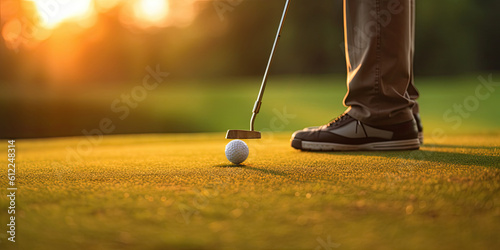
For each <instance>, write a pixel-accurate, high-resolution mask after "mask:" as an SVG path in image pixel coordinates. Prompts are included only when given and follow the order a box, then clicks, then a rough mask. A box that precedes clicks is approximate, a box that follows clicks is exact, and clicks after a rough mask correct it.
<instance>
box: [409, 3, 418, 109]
mask: <svg viewBox="0 0 500 250" xmlns="http://www.w3.org/2000/svg"><path fill="white" fill-rule="evenodd" d="M410 8H411V10H410V29H411V33H410V36H411V37H410V42H411V47H410V49H411V51H410V84H409V85H408V90H407V92H408V96H409V97H410V99H411V100H413V101H415V105H414V106H413V113H414V114H419V113H420V108H419V106H418V102H417V101H416V100H417V99H418V97H419V95H420V94H419V93H418V90H417V88H416V87H415V82H414V80H413V79H414V78H413V56H414V52H415V0H410Z"/></svg>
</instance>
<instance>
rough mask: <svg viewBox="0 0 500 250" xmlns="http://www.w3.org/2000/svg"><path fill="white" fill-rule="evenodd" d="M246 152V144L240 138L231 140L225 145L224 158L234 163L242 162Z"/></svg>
mask: <svg viewBox="0 0 500 250" xmlns="http://www.w3.org/2000/svg"><path fill="white" fill-rule="evenodd" d="M248 153H249V151H248V146H247V144H246V143H245V142H244V141H242V140H232V141H230V142H229V143H228V144H227V145H226V158H227V159H228V160H229V161H230V162H232V163H234V164H240V163H242V162H244V161H245V160H246V159H247V157H248Z"/></svg>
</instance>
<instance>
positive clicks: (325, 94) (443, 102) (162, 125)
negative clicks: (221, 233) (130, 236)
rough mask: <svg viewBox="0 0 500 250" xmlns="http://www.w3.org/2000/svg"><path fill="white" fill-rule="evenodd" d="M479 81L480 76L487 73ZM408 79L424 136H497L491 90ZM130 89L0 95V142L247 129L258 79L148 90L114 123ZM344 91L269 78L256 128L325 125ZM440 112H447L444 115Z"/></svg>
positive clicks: (312, 80)
mask: <svg viewBox="0 0 500 250" xmlns="http://www.w3.org/2000/svg"><path fill="white" fill-rule="evenodd" d="M483 75H484V78H487V75H488V74H483ZM493 80H495V79H493ZM416 81H417V84H418V87H419V90H420V92H421V98H420V104H421V108H422V112H421V115H422V121H423V123H424V125H425V126H426V127H427V130H428V131H429V132H432V131H431V130H430V129H433V130H434V129H438V128H440V129H444V130H446V132H447V133H455V134H460V133H478V132H480V133H485V132H490V131H493V132H495V131H497V130H498V124H500V115H497V114H498V107H500V98H498V95H499V93H500V91H499V90H498V85H495V86H494V87H493V91H491V92H486V90H485V89H482V90H481V91H480V94H481V95H485V94H489V96H488V97H487V98H482V99H481V100H480V99H477V98H476V97H475V95H476V89H477V87H478V86H480V85H481V81H479V80H478V79H477V76H459V77H452V78H450V77H441V78H417V80H416ZM135 86H136V85H132V86H125V87H123V88H118V89H107V90H104V89H98V90H81V91H77V92H74V93H72V92H70V91H60V93H58V94H57V91H52V92H51V91H48V93H46V92H45V91H43V90H37V91H33V92H31V93H30V92H27V91H25V90H23V91H22V92H16V91H12V90H5V91H1V89H0V117H2V118H4V122H2V123H0V138H6V137H7V138H10V137H15V138H26V137H40V136H49V135H58V136H68V135H73V136H75V135H82V132H81V131H82V130H84V129H85V130H88V131H90V130H92V129H94V128H97V127H98V126H99V122H100V121H101V119H103V118H109V119H111V120H112V121H113V124H114V125H116V129H115V130H114V132H115V133H118V134H123V133H172V132H176V133H179V132H181V133H188V132H201V133H203V132H221V131H225V130H227V129H248V127H249V124H248V123H249V120H250V115H251V110H252V107H253V104H254V102H255V98H256V97H257V93H258V90H259V86H260V79H259V78H247V79H224V80H203V81H202V80H199V81H173V80H172V81H170V80H169V81H167V82H165V83H164V84H162V85H161V86H160V87H158V88H157V89H155V90H153V91H150V92H149V93H148V94H147V97H146V98H145V99H144V100H141V101H140V102H137V107H134V108H130V109H129V111H130V113H129V114H128V116H126V118H124V120H121V119H120V117H121V116H122V115H123V114H124V113H123V111H117V112H113V111H112V110H111V108H110V106H111V104H112V103H113V102H114V101H115V100H118V99H119V98H120V96H121V95H127V94H128V95H130V92H131V90H132V89H133V88H134V87H135ZM345 92H346V85H345V76H331V75H326V76H312V77H311V76H279V77H272V78H271V79H269V85H268V87H267V89H266V93H265V95H264V100H263V106H262V109H261V113H260V114H259V117H258V119H257V121H256V127H257V128H259V129H267V130H272V131H294V130H297V129H302V128H303V127H306V126H312V125H319V124H325V123H327V122H328V121H329V120H330V119H333V118H334V117H336V116H338V115H339V114H341V113H343V112H344V110H345V107H344V106H343V105H342V99H343V97H344V95H345ZM474 98H476V99H474ZM475 100H477V101H478V102H477V103H475V102H474V101H475ZM464 102H467V105H468V106H467V107H468V108H469V109H466V108H465V107H463V108H462V109H463V113H459V112H457V111H455V110H454V107H455V105H461V106H464ZM469 102H470V103H469ZM123 106H124V105H123V104H122V105H118V107H120V108H123ZM12 107H16V109H13V108H12ZM448 111H451V113H449V114H448V116H447V117H444V115H445V114H447V112H448ZM277 113H280V114H283V113H286V114H288V115H290V116H289V119H286V120H285V121H284V122H283V121H282V120H281V119H280V120H279V121H278V122H276V123H275V124H271V121H272V119H273V118H275V117H277V115H276V114H277ZM459 122H460V123H459ZM200 124H202V125H200ZM478 129H480V131H478ZM431 135H432V133H431Z"/></svg>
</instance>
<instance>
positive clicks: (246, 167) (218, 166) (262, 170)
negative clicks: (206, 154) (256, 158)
mask: <svg viewBox="0 0 500 250" xmlns="http://www.w3.org/2000/svg"><path fill="white" fill-rule="evenodd" d="M214 167H217V168H241V169H250V170H254V171H258V172H262V173H265V174H272V175H279V176H287V175H288V174H286V173H285V172H281V171H276V170H272V169H266V168H258V167H252V166H248V165H245V164H238V165H236V164H219V165H215V166H214Z"/></svg>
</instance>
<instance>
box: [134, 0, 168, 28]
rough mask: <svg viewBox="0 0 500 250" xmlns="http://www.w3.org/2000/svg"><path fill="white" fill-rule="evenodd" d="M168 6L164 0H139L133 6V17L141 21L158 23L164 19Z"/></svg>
mask: <svg viewBox="0 0 500 250" xmlns="http://www.w3.org/2000/svg"><path fill="white" fill-rule="evenodd" d="M168 12H169V5H168V2H167V1H166V0H139V1H137V2H136V4H135V6H134V15H135V16H136V17H137V18H138V19H141V20H143V21H146V22H150V23H158V22H161V21H163V20H165V19H166V17H167V15H168Z"/></svg>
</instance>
